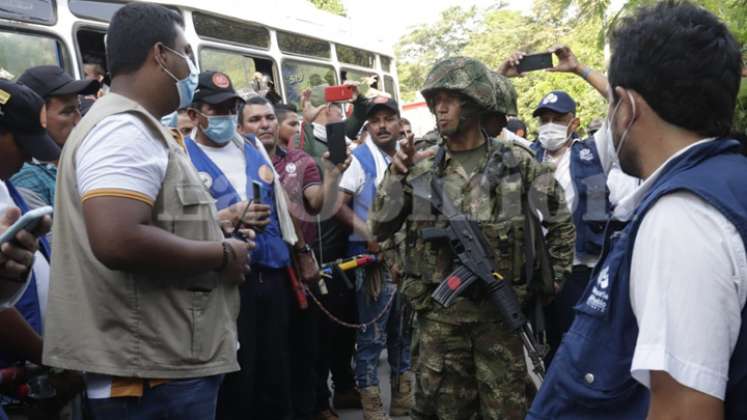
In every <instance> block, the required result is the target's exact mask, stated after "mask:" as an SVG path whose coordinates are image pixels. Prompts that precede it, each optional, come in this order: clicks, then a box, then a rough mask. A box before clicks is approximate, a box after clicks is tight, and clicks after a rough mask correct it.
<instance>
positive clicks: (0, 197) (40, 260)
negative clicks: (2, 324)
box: [0, 182, 49, 329]
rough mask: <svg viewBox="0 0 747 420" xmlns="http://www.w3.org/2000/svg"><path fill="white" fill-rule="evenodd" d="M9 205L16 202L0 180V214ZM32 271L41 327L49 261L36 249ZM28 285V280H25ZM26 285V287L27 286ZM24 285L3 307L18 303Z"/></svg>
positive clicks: (45, 303) (45, 310) (47, 287)
mask: <svg viewBox="0 0 747 420" xmlns="http://www.w3.org/2000/svg"><path fill="white" fill-rule="evenodd" d="M9 207H17V206H16V204H15V203H14V202H13V198H12V197H11V196H10V192H9V191H8V187H6V186H5V182H0V215H1V214H3V213H5V210H6V209H8V208H9ZM32 269H33V273H34V274H35V275H36V294H37V298H38V299H39V309H40V310H41V319H42V329H43V326H44V316H45V315H46V313H47V296H48V293H49V263H48V262H47V259H46V258H44V255H43V254H42V253H41V252H39V251H36V254H35V255H34V265H33V266H32ZM28 280H29V281H30V280H31V275H29V279H28ZM27 286H28V281H27ZM27 286H26V287H27ZM26 287H24V288H23V290H24V291H19V294H18V296H17V297H16V299H15V302H13V301H11V302H7V303H5V302H3V303H4V304H5V307H11V306H13V305H15V304H16V303H18V300H19V299H20V298H21V297H22V296H23V293H24V292H25V290H26Z"/></svg>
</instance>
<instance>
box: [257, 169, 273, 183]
mask: <svg viewBox="0 0 747 420" xmlns="http://www.w3.org/2000/svg"><path fill="white" fill-rule="evenodd" d="M259 177H260V178H261V179H262V181H265V182H266V183H268V184H271V183H272V180H273V179H275V175H274V174H273V173H272V169H270V167H269V166H268V165H267V164H264V165H262V166H260V167H259Z"/></svg>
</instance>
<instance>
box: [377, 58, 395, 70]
mask: <svg viewBox="0 0 747 420" xmlns="http://www.w3.org/2000/svg"><path fill="white" fill-rule="evenodd" d="M379 58H380V59H381V69H382V70H384V71H385V72H387V73H391V72H392V59H391V57H387V56H385V55H380V56H379Z"/></svg>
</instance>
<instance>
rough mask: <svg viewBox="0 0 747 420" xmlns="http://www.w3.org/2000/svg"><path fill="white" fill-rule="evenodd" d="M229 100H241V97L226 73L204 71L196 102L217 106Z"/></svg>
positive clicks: (196, 93) (200, 79)
mask: <svg viewBox="0 0 747 420" xmlns="http://www.w3.org/2000/svg"><path fill="white" fill-rule="evenodd" d="M229 99H241V96H239V94H238V93H236V90H234V88H233V84H232V83H231V79H229V78H228V76H227V75H226V74H225V73H221V72H219V71H204V72H202V73H200V78H199V83H198V84H197V90H196V91H195V96H194V102H205V103H206V104H210V105H217V104H220V103H223V102H225V101H227V100H229Z"/></svg>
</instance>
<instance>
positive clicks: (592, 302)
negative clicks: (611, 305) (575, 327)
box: [586, 266, 610, 312]
mask: <svg viewBox="0 0 747 420" xmlns="http://www.w3.org/2000/svg"><path fill="white" fill-rule="evenodd" d="M609 286H610V267H609V266H607V267H604V268H603V269H602V271H600V272H599V276H597V281H596V284H594V288H593V289H592V290H591V294H590V295H589V297H588V298H587V299H586V305H588V306H589V307H590V308H591V309H593V310H595V311H599V312H605V311H606V310H607V303H608V302H609V299H610V295H609V293H607V288H609Z"/></svg>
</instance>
